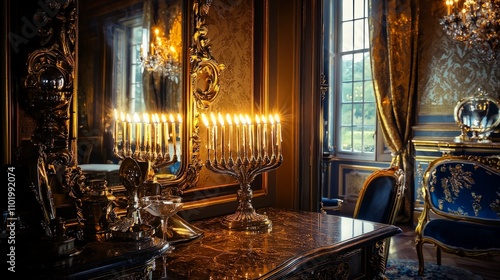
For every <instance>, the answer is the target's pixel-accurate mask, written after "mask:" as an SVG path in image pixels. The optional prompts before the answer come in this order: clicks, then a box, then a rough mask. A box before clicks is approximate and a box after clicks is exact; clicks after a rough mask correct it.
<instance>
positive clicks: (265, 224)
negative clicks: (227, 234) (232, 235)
mask: <svg viewBox="0 0 500 280" xmlns="http://www.w3.org/2000/svg"><path fill="white" fill-rule="evenodd" d="M252 196H253V194H252V190H251V189H250V184H241V185H240V190H239V191H238V201H239V206H238V209H236V213H234V214H231V215H228V216H226V217H224V219H223V220H222V222H221V223H222V225H223V226H224V227H225V228H227V229H229V230H237V231H268V230H270V229H271V228H272V226H273V222H272V221H271V220H269V219H268V217H267V216H266V215H262V214H258V213H256V212H255V209H254V208H253V206H252V204H251V202H250V201H251V198H252Z"/></svg>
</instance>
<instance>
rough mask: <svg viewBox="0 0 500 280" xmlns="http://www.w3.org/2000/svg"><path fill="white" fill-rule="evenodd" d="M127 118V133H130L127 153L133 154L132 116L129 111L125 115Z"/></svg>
mask: <svg viewBox="0 0 500 280" xmlns="http://www.w3.org/2000/svg"><path fill="white" fill-rule="evenodd" d="M125 119H126V120H127V133H128V142H129V143H128V148H127V150H126V152H127V155H129V156H130V155H131V154H132V118H131V117H130V114H129V113H127V115H126V116H125Z"/></svg>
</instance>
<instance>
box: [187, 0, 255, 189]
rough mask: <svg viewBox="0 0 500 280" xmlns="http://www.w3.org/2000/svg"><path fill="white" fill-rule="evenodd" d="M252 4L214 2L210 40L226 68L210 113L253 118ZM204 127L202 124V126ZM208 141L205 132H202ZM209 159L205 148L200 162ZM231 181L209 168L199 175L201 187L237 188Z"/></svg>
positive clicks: (250, 0) (249, 0) (250, 1)
mask: <svg viewBox="0 0 500 280" xmlns="http://www.w3.org/2000/svg"><path fill="white" fill-rule="evenodd" d="M253 2H254V1H253V0H217V1H213V2H212V5H211V6H210V10H209V13H208V15H207V17H206V23H207V25H208V34H207V37H208V38H209V39H210V43H211V46H212V47H211V51H212V55H213V57H214V58H215V59H216V60H217V61H218V62H219V63H220V64H224V65H225V69H224V70H223V71H222V74H221V76H220V92H219V95H218V97H217V98H216V99H215V101H214V102H213V103H212V104H211V106H210V108H209V109H208V112H205V113H208V114H210V113H211V112H213V113H214V114H217V113H219V112H220V113H222V114H226V113H229V114H231V115H233V114H236V113H237V114H240V113H243V114H249V115H251V114H253V111H252V109H253V106H252V104H253V92H254V86H253V83H254V82H253V81H254V76H253V75H254V74H253V69H254V66H253V61H254V56H253V54H254V46H253V31H254V28H253V26H254V14H253ZM201 128H204V127H203V124H202V125H201ZM200 133H201V135H200V137H201V139H205V138H204V137H206V136H205V135H204V133H205V130H204V129H201V130H200ZM205 159H206V148H204V147H202V148H201V160H202V161H204V160H205ZM234 183H236V180H234V179H233V178H232V177H229V176H227V175H226V176H224V175H218V174H215V173H213V172H211V171H209V170H207V169H206V168H202V170H201V172H200V180H199V182H198V184H197V185H198V186H199V187H206V186H216V185H225V184H234Z"/></svg>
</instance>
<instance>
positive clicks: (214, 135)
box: [210, 113, 217, 159]
mask: <svg viewBox="0 0 500 280" xmlns="http://www.w3.org/2000/svg"><path fill="white" fill-rule="evenodd" d="M210 118H211V119H212V125H213V127H212V129H213V130H214V131H213V132H212V133H213V142H212V144H213V145H212V146H213V149H214V158H215V159H217V120H216V119H215V115H214V113H210Z"/></svg>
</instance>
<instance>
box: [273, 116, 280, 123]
mask: <svg viewBox="0 0 500 280" xmlns="http://www.w3.org/2000/svg"><path fill="white" fill-rule="evenodd" d="M274 120H275V121H276V123H279V122H280V117H279V116H278V114H276V115H274Z"/></svg>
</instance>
